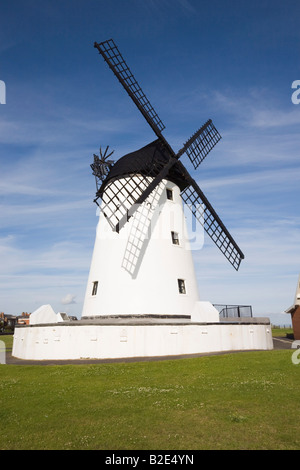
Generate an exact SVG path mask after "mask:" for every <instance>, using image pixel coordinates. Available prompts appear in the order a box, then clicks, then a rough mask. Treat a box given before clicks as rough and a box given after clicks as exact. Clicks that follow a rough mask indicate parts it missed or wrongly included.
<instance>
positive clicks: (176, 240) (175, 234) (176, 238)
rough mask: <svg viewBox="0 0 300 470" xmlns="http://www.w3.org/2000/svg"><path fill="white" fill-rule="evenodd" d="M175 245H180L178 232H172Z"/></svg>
mask: <svg viewBox="0 0 300 470" xmlns="http://www.w3.org/2000/svg"><path fill="white" fill-rule="evenodd" d="M171 237H172V243H173V245H179V236H178V233H177V232H171Z"/></svg>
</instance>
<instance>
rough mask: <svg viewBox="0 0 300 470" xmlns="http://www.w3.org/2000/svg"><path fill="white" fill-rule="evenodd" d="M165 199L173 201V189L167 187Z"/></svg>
mask: <svg viewBox="0 0 300 470" xmlns="http://www.w3.org/2000/svg"><path fill="white" fill-rule="evenodd" d="M167 199H169V200H170V201H173V190H172V189H168V188H167Z"/></svg>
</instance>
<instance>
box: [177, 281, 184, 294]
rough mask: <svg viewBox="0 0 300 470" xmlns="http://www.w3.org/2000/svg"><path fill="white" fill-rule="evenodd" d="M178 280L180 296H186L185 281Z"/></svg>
mask: <svg viewBox="0 0 300 470" xmlns="http://www.w3.org/2000/svg"><path fill="white" fill-rule="evenodd" d="M177 280H178V290H179V294H186V291H185V282H184V280H183V279H177Z"/></svg>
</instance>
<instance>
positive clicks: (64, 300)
mask: <svg viewBox="0 0 300 470" xmlns="http://www.w3.org/2000/svg"><path fill="white" fill-rule="evenodd" d="M75 298H76V295H73V294H67V295H65V297H63V298H62V299H61V303H62V304H63V305H70V304H76V302H75Z"/></svg>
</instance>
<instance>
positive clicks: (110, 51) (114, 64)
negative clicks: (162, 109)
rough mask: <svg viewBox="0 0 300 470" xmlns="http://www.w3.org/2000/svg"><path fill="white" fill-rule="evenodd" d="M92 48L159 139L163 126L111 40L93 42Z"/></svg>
mask: <svg viewBox="0 0 300 470" xmlns="http://www.w3.org/2000/svg"><path fill="white" fill-rule="evenodd" d="M94 47H95V48H96V49H98V51H99V52H100V54H101V55H102V57H103V58H104V60H105V61H106V62H107V64H108V65H109V67H110V68H111V70H112V71H113V73H114V74H115V76H116V77H117V79H118V80H119V82H120V83H121V84H122V85H123V87H124V88H125V90H126V91H127V93H128V95H129V96H130V98H131V99H132V100H133V102H134V103H135V104H136V106H137V107H138V109H139V110H140V112H141V113H142V114H143V116H144V117H145V119H146V121H147V122H148V124H150V126H151V127H152V129H153V130H154V132H155V133H156V135H157V136H158V137H160V136H161V131H162V130H164V128H165V126H164V124H163V123H162V121H161V120H160V118H159V117H158V115H157V113H156V112H155V110H154V108H153V107H152V106H151V104H150V102H149V100H148V99H147V97H146V95H145V93H144V92H143V90H142V89H141V87H140V85H139V84H138V82H137V81H136V79H135V78H134V76H133V73H132V72H131V70H130V68H129V67H128V65H127V64H126V62H125V60H124V58H123V57H122V54H121V53H120V51H119V49H118V48H117V46H116V44H115V43H114V41H113V39H108V40H107V41H104V42H101V43H97V42H95V44H94Z"/></svg>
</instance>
